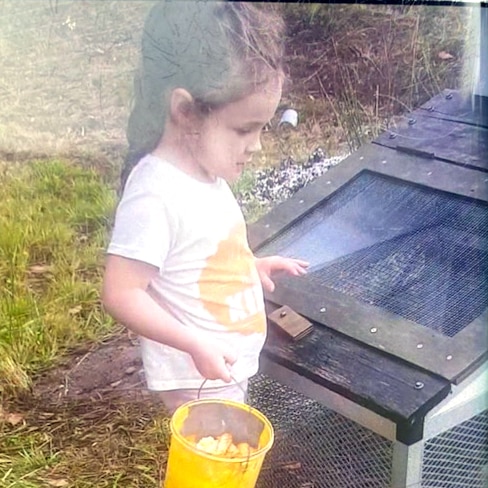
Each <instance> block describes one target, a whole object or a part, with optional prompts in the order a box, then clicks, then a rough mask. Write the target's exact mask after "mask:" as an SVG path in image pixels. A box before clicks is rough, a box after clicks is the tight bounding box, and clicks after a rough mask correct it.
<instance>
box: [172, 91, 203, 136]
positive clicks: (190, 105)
mask: <svg viewBox="0 0 488 488" xmlns="http://www.w3.org/2000/svg"><path fill="white" fill-rule="evenodd" d="M169 107H170V115H171V119H172V120H173V122H175V123H176V124H177V125H179V126H180V127H182V128H184V129H187V130H191V129H192V127H194V124H195V122H196V118H197V114H196V110H195V100H194V99H193V97H192V96H191V94H190V93H189V92H188V91H187V90H185V89H184V88H175V89H174V90H173V91H172V92H171V96H170V102H169Z"/></svg>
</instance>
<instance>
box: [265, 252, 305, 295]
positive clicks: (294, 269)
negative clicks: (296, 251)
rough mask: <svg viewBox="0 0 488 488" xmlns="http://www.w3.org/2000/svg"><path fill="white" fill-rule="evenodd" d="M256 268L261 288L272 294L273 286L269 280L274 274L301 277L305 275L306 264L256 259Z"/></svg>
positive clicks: (281, 259)
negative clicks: (282, 273) (279, 273)
mask: <svg viewBox="0 0 488 488" xmlns="http://www.w3.org/2000/svg"><path fill="white" fill-rule="evenodd" d="M256 268H257V270H258V274H259V278H260V280H261V284H262V285H263V288H264V289H265V290H266V291H269V292H273V291H274V289H275V284H274V283H273V280H272V279H271V275H272V274H274V273H276V272H285V273H288V274H290V275H292V276H303V275H304V274H306V273H307V268H308V263H307V261H303V260H301V259H293V258H284V257H281V256H269V257H265V258H256Z"/></svg>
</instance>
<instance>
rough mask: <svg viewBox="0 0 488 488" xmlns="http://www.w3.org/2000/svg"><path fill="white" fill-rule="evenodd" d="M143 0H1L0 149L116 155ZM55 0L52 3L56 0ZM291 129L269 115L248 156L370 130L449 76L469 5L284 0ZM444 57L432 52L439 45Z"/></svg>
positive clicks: (367, 134)
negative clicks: (271, 122)
mask: <svg viewBox="0 0 488 488" xmlns="http://www.w3.org/2000/svg"><path fill="white" fill-rule="evenodd" d="M153 3H154V1H152V0H145V1H141V0H138V1H137V0H126V1H123V2H114V1H112V2H109V1H104V2H100V1H97V0H51V1H48V0H43V1H40V0H23V1H22V2H17V1H15V0H3V2H1V3H0V32H1V35H0V56H1V57H2V60H3V66H2V71H1V73H0V105H1V106H2V112H1V114H0V151H1V152H18V151H29V152H33V153H36V154H39V153H40V154H48V155H53V154H69V153H72V154H73V153H74V154H79V153H83V154H85V155H86V154H88V155H91V156H93V155H96V154H98V153H100V152H103V153H104V154H109V155H110V157H111V158H112V159H113V160H114V164H120V160H121V157H122V156H121V155H123V151H124V150H125V133H124V131H125V126H126V121H127V116H128V113H129V109H130V105H131V93H132V77H133V72H134V69H135V67H136V64H137V56H138V49H139V38H140V31H141V26H142V23H143V20H144V16H145V14H146V13H147V11H148V10H149V8H150V7H151V5H152V4H153ZM55 6H56V8H55ZM281 8H282V9H283V10H284V12H285V15H286V18H287V22H288V25H289V39H288V43H287V44H288V59H287V65H288V68H289V72H290V79H291V86H290V87H289V90H288V93H287V94H286V95H285V98H284V100H283V104H282V108H284V107H286V106H294V107H296V108H297V109H298V111H299V114H300V125H299V127H298V129H297V130H296V131H295V132H294V133H293V134H292V135H289V136H288V137H287V138H284V137H283V136H282V134H281V132H279V131H277V130H276V126H274V127H273V130H272V131H271V133H270V134H269V135H268V137H266V138H265V139H266V140H265V142H266V145H265V148H266V150H265V152H264V153H263V155H262V156H261V157H260V158H258V160H257V161H256V164H257V165H263V164H275V163H277V162H279V161H280V160H281V159H282V158H283V157H287V156H289V155H292V156H293V157H294V158H295V159H297V160H302V159H304V157H305V156H306V155H308V154H310V153H311V152H312V151H313V150H314V149H315V148H316V147H317V146H319V145H320V146H321V147H322V148H323V149H325V150H326V151H327V152H329V153H331V154H334V155H335V154H338V153H342V152H344V150H349V149H350V147H351V142H352V143H353V144H352V145H353V146H354V145H357V142H359V140H360V141H364V140H368V139H370V138H371V137H373V136H374V135H375V134H376V133H377V132H378V131H379V130H381V128H384V127H385V126H386V125H387V124H388V120H389V118H391V117H392V116H393V115H395V114H398V113H399V112H400V111H404V110H405V109H409V108H411V107H413V106H416V105H418V104H419V103H420V102H422V101H424V100H425V99H426V98H427V97H429V96H431V95H433V94H435V93H437V92H438V91H440V89H443V88H446V87H451V88H455V87H456V86H457V85H458V84H459V72H460V66H461V64H462V63H461V62H462V53H463V41H464V39H465V26H466V22H465V16H466V12H467V10H468V9H462V8H459V9H457V8H436V7H412V8H408V7H389V6H376V7H374V6H361V5H327V4H323V5H320V4H317V5H313V6H310V5H306V4H298V3H297V4H283V5H282V6H281ZM440 52H447V53H449V54H451V55H452V56H453V57H452V58H450V59H449V60H442V59H440V58H439V56H438V54H439V53H440Z"/></svg>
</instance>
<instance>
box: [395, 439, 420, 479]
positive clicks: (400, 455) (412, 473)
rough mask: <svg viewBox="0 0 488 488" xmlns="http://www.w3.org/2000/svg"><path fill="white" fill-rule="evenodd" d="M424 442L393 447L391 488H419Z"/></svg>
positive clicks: (398, 443) (399, 443)
mask: <svg viewBox="0 0 488 488" xmlns="http://www.w3.org/2000/svg"><path fill="white" fill-rule="evenodd" d="M423 449H424V442H423V441H419V442H417V443H416V444H412V445H411V446H406V445H405V444H402V443H401V442H395V444H394V445H393V460H392V461H393V462H392V471H391V488H421V482H422V454H423Z"/></svg>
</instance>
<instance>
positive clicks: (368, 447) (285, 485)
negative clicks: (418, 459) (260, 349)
mask: <svg viewBox="0 0 488 488" xmlns="http://www.w3.org/2000/svg"><path fill="white" fill-rule="evenodd" d="M249 395H250V402H251V404H252V405H253V406H254V407H255V408H257V409H259V410H260V411H261V412H263V413H264V414H265V415H266V416H267V417H268V418H269V420H270V421H271V423H272V424H273V426H274V428H275V443H274V445H273V448H272V449H271V451H270V452H269V453H268V454H267V456H266V458H265V462H264V465H263V468H262V471H261V475H260V478H259V481H258V484H257V488H275V487H276V488H278V487H279V488H387V487H389V486H390V478H391V463H392V443H391V442H390V441H388V440H387V439H384V438H383V437H381V436H379V435H377V434H375V433H374V432H372V431H370V430H368V429H366V428H364V427H362V426H360V425H359V424H357V423H355V422H353V421H351V420H349V419H347V418H346V417H344V416H342V415H340V414H339V413H336V412H334V411H332V410H329V409H327V408H325V407H323V406H322V405H320V404H319V403H317V402H315V401H313V400H311V399H309V398H307V397H305V396H303V395H301V394H299V393H297V392H295V391H294V390H291V389H290V388H288V387H286V386H284V385H282V384H280V383H278V382H276V381H274V380H272V379H270V378H269V377H267V376H265V375H257V376H256V377H254V378H253V379H252V380H251V383H250V388H249Z"/></svg>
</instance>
